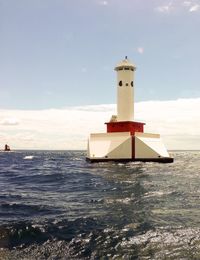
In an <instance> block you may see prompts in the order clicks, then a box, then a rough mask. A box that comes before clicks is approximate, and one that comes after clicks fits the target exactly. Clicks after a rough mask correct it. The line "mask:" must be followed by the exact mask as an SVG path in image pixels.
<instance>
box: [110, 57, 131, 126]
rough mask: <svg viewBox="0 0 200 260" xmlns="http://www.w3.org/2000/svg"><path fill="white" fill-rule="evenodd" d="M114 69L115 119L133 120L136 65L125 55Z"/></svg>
mask: <svg viewBox="0 0 200 260" xmlns="http://www.w3.org/2000/svg"><path fill="white" fill-rule="evenodd" d="M115 70H116V71H117V121H118V122H120V121H133V120H134V71H135V70H136V66H135V65H134V64H133V63H131V62H130V61H129V60H128V59H127V57H125V59H124V60H123V61H121V62H120V63H119V64H118V65H117V66H116V67H115Z"/></svg>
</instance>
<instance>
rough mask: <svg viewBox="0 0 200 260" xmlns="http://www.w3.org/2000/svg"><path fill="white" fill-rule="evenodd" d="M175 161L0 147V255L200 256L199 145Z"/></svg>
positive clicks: (59, 257) (0, 256) (23, 256)
mask: <svg viewBox="0 0 200 260" xmlns="http://www.w3.org/2000/svg"><path fill="white" fill-rule="evenodd" d="M172 156H174V157H175V162H174V163H173V164H158V163H138V162H137V163H126V164H119V163H112V162H109V163H98V164H95V163H94V164H89V163H87V162H86V161H85V152H82V151H65V152H63V151H62V152H54V151H50V152H49V151H48V152H47V151H44V152H42V151H22V152H9V153H5V152H1V153H0V248H1V250H0V259H200V152H199V151H196V152H194V151H186V152H173V153H172Z"/></svg>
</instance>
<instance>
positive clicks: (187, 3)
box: [183, 1, 192, 7]
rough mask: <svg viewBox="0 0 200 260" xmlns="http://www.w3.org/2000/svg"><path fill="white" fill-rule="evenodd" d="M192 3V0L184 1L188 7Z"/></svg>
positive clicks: (184, 4)
mask: <svg viewBox="0 0 200 260" xmlns="http://www.w3.org/2000/svg"><path fill="white" fill-rule="evenodd" d="M191 4H192V2H191V1H184V2H183V6H186V7H188V6H191Z"/></svg>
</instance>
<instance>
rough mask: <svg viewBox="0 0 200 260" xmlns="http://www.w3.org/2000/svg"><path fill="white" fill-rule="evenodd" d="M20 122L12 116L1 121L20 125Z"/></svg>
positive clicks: (2, 123)
mask: <svg viewBox="0 0 200 260" xmlns="http://www.w3.org/2000/svg"><path fill="white" fill-rule="evenodd" d="M18 124H19V120H18V119H16V118H13V117H10V118H3V119H2V120H1V121H0V125H11V126H12V125H18Z"/></svg>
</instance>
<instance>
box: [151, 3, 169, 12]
mask: <svg viewBox="0 0 200 260" xmlns="http://www.w3.org/2000/svg"><path fill="white" fill-rule="evenodd" d="M155 10H156V11H157V12H159V13H170V12H171V11H172V10H173V6H172V3H171V2H170V3H168V4H166V5H161V6H157V7H156V9H155Z"/></svg>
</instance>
